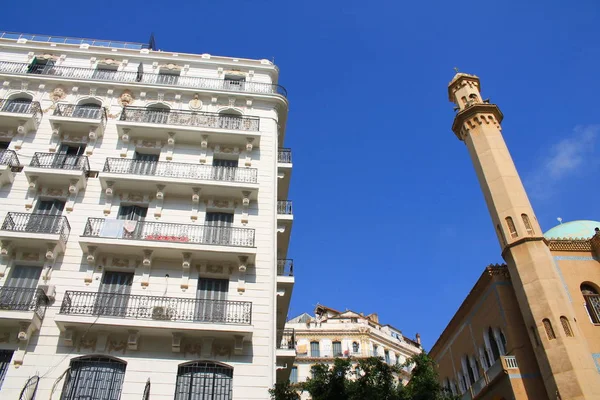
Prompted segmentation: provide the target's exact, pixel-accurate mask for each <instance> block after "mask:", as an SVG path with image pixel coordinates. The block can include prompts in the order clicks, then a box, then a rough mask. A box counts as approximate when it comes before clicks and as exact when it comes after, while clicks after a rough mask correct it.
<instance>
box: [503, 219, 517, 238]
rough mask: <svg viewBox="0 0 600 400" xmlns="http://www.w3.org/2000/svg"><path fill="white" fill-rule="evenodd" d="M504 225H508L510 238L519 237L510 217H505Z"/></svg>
mask: <svg viewBox="0 0 600 400" xmlns="http://www.w3.org/2000/svg"><path fill="white" fill-rule="evenodd" d="M506 226H507V227H508V232H509V233H510V237H511V238H513V239H514V238H516V237H519V235H518V234H517V228H516V227H515V223H514V222H513V219H512V218H511V217H506Z"/></svg>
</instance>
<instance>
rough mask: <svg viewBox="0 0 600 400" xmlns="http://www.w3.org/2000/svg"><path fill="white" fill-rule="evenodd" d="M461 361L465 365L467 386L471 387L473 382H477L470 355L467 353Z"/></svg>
mask: <svg viewBox="0 0 600 400" xmlns="http://www.w3.org/2000/svg"><path fill="white" fill-rule="evenodd" d="M460 361H461V364H462V367H463V372H464V374H465V387H466V388H469V387H470V386H471V384H473V383H474V382H475V374H474V373H473V367H472V366H471V363H470V361H469V356H467V355H464V356H463V357H462V359H461V360H460Z"/></svg>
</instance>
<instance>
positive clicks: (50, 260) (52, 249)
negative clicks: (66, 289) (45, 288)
mask: <svg viewBox="0 0 600 400" xmlns="http://www.w3.org/2000/svg"><path fill="white" fill-rule="evenodd" d="M57 255H58V254H57V245H56V244H54V243H48V244H47V245H46V254H45V258H46V260H45V261H44V268H43V269H42V279H43V280H44V281H47V280H49V279H50V277H51V275H52V269H53V268H54V263H55V262H56V256H57Z"/></svg>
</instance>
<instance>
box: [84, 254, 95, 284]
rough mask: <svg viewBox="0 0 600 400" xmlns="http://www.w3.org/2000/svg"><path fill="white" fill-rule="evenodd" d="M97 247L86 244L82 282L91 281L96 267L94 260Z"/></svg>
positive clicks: (87, 282)
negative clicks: (84, 272)
mask: <svg viewBox="0 0 600 400" xmlns="http://www.w3.org/2000/svg"><path fill="white" fill-rule="evenodd" d="M97 253H98V247H97V246H88V251H87V255H86V257H85V259H86V261H87V265H88V268H87V272H86V274H85V278H84V282H85V284H86V285H89V284H90V283H92V279H93V277H94V269H95V268H96V261H97V259H98V258H97V256H98V254H97Z"/></svg>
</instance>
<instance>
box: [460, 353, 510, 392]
mask: <svg viewBox="0 0 600 400" xmlns="http://www.w3.org/2000/svg"><path fill="white" fill-rule="evenodd" d="M503 361H504V364H505V365H506V369H515V368H519V366H518V364H517V359H516V357H515V356H500V358H499V359H498V360H496V362H495V363H494V365H492V366H491V367H490V368H488V370H487V371H484V372H483V376H481V377H480V378H479V379H478V380H477V381H476V382H475V383H473V384H472V385H471V386H470V387H469V388H468V389H467V390H466V391H465V392H464V393H463V394H462V396H461V400H471V399H473V398H475V396H477V395H478V394H479V393H480V392H481V391H482V390H483V389H484V388H485V387H486V386H487V385H489V384H490V382H492V381H493V380H494V379H495V378H496V377H497V376H498V375H500V373H501V372H502V371H503V370H504V368H505V367H504V365H503Z"/></svg>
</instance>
